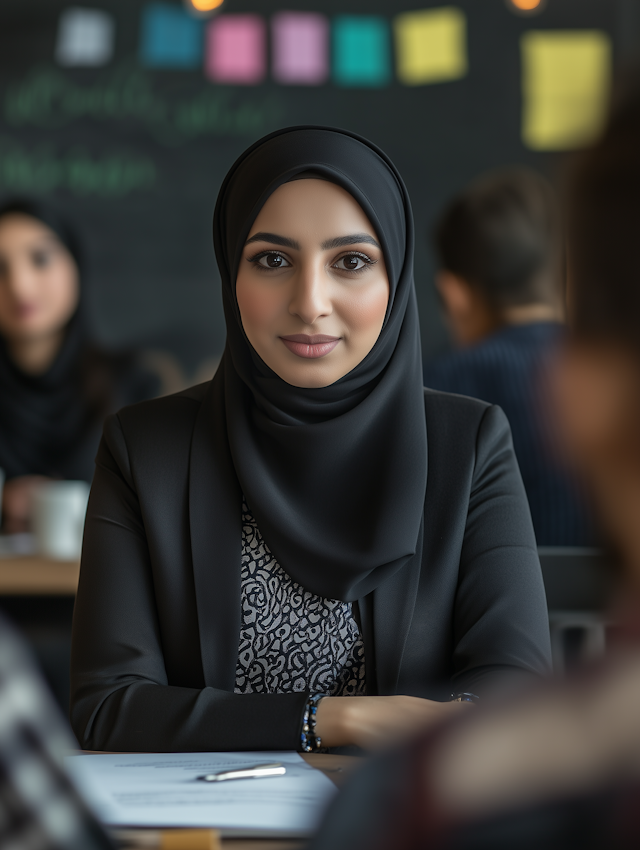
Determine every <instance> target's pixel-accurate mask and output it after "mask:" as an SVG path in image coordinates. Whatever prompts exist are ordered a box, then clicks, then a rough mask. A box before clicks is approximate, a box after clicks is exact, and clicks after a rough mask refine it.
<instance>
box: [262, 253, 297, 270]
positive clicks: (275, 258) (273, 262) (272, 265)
mask: <svg viewBox="0 0 640 850" xmlns="http://www.w3.org/2000/svg"><path fill="white" fill-rule="evenodd" d="M256 261H257V263H258V265H259V266H262V268H263V269H283V268H285V267H286V266H288V265H290V263H289V262H288V260H286V259H285V258H284V257H283V256H282V254H263V255H262V256H261V257H257V258H256Z"/></svg>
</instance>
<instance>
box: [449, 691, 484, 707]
mask: <svg viewBox="0 0 640 850" xmlns="http://www.w3.org/2000/svg"><path fill="white" fill-rule="evenodd" d="M449 702H472V703H475V704H476V705H477V704H478V703H479V702H480V697H479V696H477V695H476V694H470V693H468V692H467V693H464V694H451V699H450V700H449Z"/></svg>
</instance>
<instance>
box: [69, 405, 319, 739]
mask: <svg viewBox="0 0 640 850" xmlns="http://www.w3.org/2000/svg"><path fill="white" fill-rule="evenodd" d="M193 652H194V658H190V659H185V666H187V665H188V666H191V667H192V668H198V665H200V660H199V658H200V649H199V645H195V646H194V647H193ZM194 659H195V660H194ZM199 669H200V670H201V666H200V667H199ZM192 678H195V679H201V680H202V682H201V684H204V682H203V677H202V674H201V673H200V675H199V676H195V677H192ZM307 697H308V695H307V694H306V693H304V692H302V693H294V694H248V695H244V694H242V695H241V694H233V693H229V692H227V691H221V690H217V689H215V688H211V687H204V686H202V687H181V686H176V685H172V684H170V683H169V681H168V676H167V671H166V669H165V663H164V657H163V648H162V640H161V632H160V625H159V622H158V614H157V608H156V602H155V595H154V580H153V572H152V564H151V557H150V553H149V545H148V542H147V537H146V534H145V527H144V522H143V518H142V515H141V510H140V504H139V501H138V496H137V494H136V488H135V484H134V480H133V477H132V474H131V470H130V465H129V457H128V452H127V445H126V441H125V436H124V434H123V431H122V428H121V425H120V422H119V420H118V417H117V416H111V417H109V418H108V420H107V422H106V424H105V430H104V435H103V439H102V442H101V444H100V448H99V450H98V455H97V458H96V471H95V475H94V480H93V485H92V488H91V496H90V499H89V507H88V511H87V519H86V524H85V533H84V543H83V552H82V568H81V571H80V582H79V587H78V594H77V597H76V605H75V609H74V622H73V644H72V659H71V712H70V717H71V724H72V727H73V730H74V732H75V734H76V737H77V738H78V741H79V742H80V745H81V746H82V747H83V748H85V749H91V750H111V751H143V752H146V751H159V752H163V751H165V752H166V751H185V752H188V751H216V750H222V751H225V750H258V749H260V750H262V749H267V750H283V749H288V750H291V749H297V748H298V746H299V734H300V726H301V721H302V714H303V711H304V706H305V703H306V699H307Z"/></svg>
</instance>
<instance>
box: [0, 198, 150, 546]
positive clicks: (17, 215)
mask: <svg viewBox="0 0 640 850" xmlns="http://www.w3.org/2000/svg"><path fill="white" fill-rule="evenodd" d="M83 273H84V267H83V258H82V253H81V249H80V246H79V243H78V238H77V235H76V234H75V232H74V230H73V229H72V228H71V226H70V225H69V223H68V222H66V221H65V220H64V219H63V217H62V216H60V215H59V213H57V212H56V211H54V210H53V209H51V208H49V207H48V206H46V205H44V204H43V203H42V202H40V201H34V200H18V199H16V200H13V201H8V202H6V203H4V204H2V205H0V469H3V470H4V472H5V476H6V483H5V486H4V492H3V499H2V510H3V515H4V530H5V531H7V532H16V531H25V530H28V527H29V516H30V509H31V499H32V496H33V492H34V490H35V489H36V488H37V487H39V486H41V485H42V483H43V482H45V481H46V480H47V479H51V478H58V479H60V478H65V479H81V480H85V481H91V477H92V475H93V465H94V457H95V453H96V450H97V447H98V443H99V441H100V433H101V429H102V421H103V419H104V417H105V416H106V415H107V414H108V413H109V412H111V411H113V410H115V409H116V408H118V407H120V406H122V405H123V404H127V403H133V402H135V401H142V400H143V399H145V398H149V397H152V396H154V395H156V394H157V390H158V382H157V379H156V378H155V377H154V376H153V375H152V374H151V373H149V372H145V371H143V370H142V369H141V368H139V367H138V366H137V365H136V363H135V361H134V360H133V358H132V357H130V356H128V355H120V356H112V355H108V354H106V353H105V352H103V351H101V350H99V349H98V348H97V347H96V346H95V345H94V344H93V343H92V341H91V337H90V334H89V330H88V327H87V316H86V305H85V303H84V300H85V292H84V279H83Z"/></svg>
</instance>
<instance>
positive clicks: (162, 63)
mask: <svg viewBox="0 0 640 850" xmlns="http://www.w3.org/2000/svg"><path fill="white" fill-rule="evenodd" d="M203 41H204V29H203V22H202V21H201V20H199V19H198V18H193V17H191V16H190V15H189V14H187V12H186V10H185V9H182V8H180V6H175V5H173V4H170V3H150V4H149V5H148V6H146V7H145V8H144V10H143V12H142V32H141V38H140V61H141V62H142V64H143V65H148V66H149V67H152V68H199V67H200V66H201V65H202V55H203Z"/></svg>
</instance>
